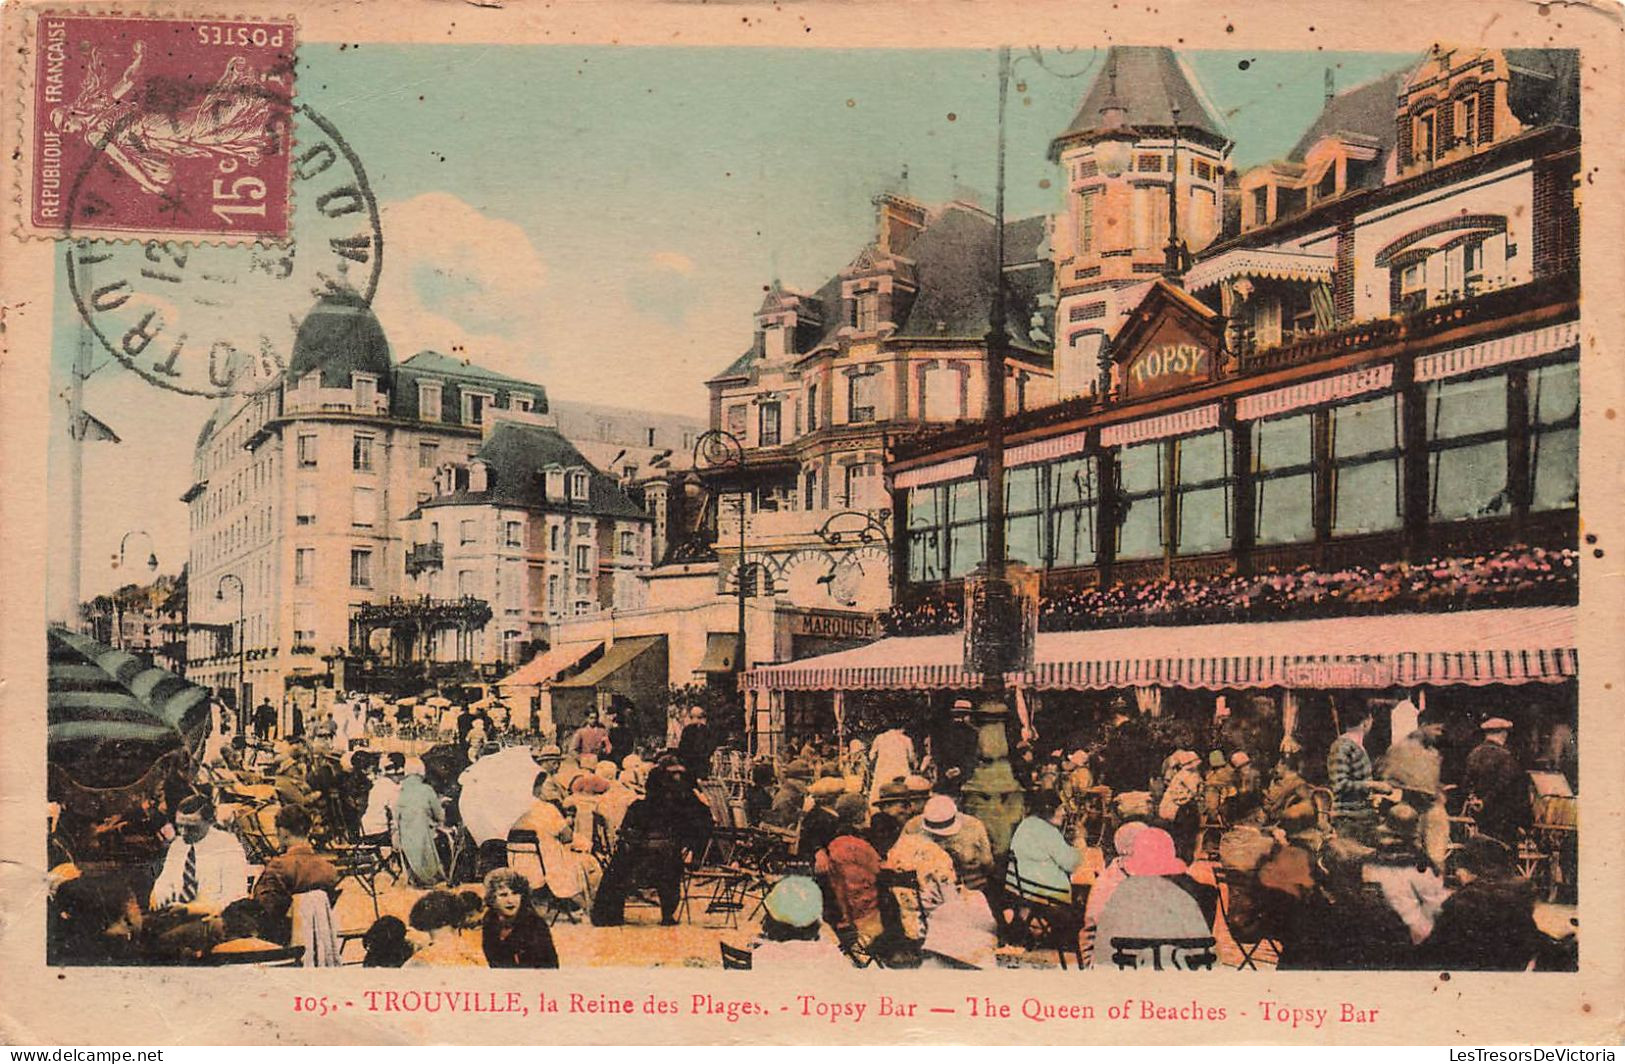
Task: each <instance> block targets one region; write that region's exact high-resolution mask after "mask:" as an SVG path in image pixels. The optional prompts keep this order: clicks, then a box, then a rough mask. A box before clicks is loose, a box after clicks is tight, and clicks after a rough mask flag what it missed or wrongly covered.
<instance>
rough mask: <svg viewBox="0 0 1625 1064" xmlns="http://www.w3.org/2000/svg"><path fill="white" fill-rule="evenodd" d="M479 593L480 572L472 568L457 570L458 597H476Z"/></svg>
mask: <svg viewBox="0 0 1625 1064" xmlns="http://www.w3.org/2000/svg"><path fill="white" fill-rule="evenodd" d="M479 593H480V574H479V573H476V572H475V571H474V570H472V569H459V570H457V595H458V597H459V598H477V597H479Z"/></svg>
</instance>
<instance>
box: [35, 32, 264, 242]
mask: <svg viewBox="0 0 1625 1064" xmlns="http://www.w3.org/2000/svg"><path fill="white" fill-rule="evenodd" d="M35 29H36V38H35V39H36V41H37V43H38V47H37V50H36V59H35V63H36V67H35V80H34V86H33V95H32V105H33V106H32V114H33V128H32V129H31V131H30V135H31V137H32V145H33V152H32V154H31V157H30V158H29V160H28V172H27V173H26V174H25V175H24V177H25V181H26V184H27V207H26V211H25V217H24V223H25V227H26V228H27V229H28V230H30V232H31V233H32V234H33V235H39V236H47V237H58V236H63V235H65V234H66V233H67V232H68V231H69V230H70V229H75V230H77V231H79V232H80V233H81V235H89V234H92V233H94V234H108V235H129V236H135V237H143V236H146V237H191V238H207V239H212V240H219V241H225V242H245V241H255V240H282V239H286V238H287V237H288V235H289V221H290V218H291V215H292V211H291V203H290V199H289V194H290V190H291V187H292V185H291V179H290V162H291V145H290V136H289V134H290V115H291V108H292V105H293V87H294V62H293V60H294V48H295V25H294V23H293V21H292V20H291V19H282V20H267V21H260V20H241V19H204V18H142V17H129V16H125V15H117V16H114V15H101V14H98V15H79V14H58V13H51V12H47V13H42V14H41V15H39V16H38V19H37V21H36V24H35ZM70 192H76V197H75V198H72V199H70Z"/></svg>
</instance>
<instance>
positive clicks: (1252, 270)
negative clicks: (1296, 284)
mask: <svg viewBox="0 0 1625 1064" xmlns="http://www.w3.org/2000/svg"><path fill="white" fill-rule="evenodd" d="M1336 265H1337V261H1336V259H1334V258H1333V257H1332V256H1330V255H1309V254H1306V253H1304V252H1302V251H1275V250H1271V249H1268V248H1237V249H1236V250H1234V251H1227V252H1224V253H1223V254H1221V255H1215V256H1214V257H1213V258H1211V259H1205V260H1203V261H1201V262H1198V263H1197V264H1196V265H1194V266H1192V267H1191V268H1190V270H1189V271H1188V272H1187V273H1186V274H1185V289H1186V291H1189V292H1198V291H1201V290H1202V289H1204V288H1211V287H1213V286H1214V285H1216V284H1218V283H1219V282H1221V281H1228V280H1231V279H1233V278H1237V277H1251V278H1271V279H1274V280H1281V281H1309V282H1316V281H1319V282H1325V283H1328V284H1329V283H1331V279H1332V270H1333V268H1334V267H1335V266H1336Z"/></svg>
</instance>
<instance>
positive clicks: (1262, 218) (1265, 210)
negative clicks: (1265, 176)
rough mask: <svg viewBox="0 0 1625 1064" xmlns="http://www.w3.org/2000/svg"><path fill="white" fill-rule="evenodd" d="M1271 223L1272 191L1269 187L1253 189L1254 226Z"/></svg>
mask: <svg viewBox="0 0 1625 1064" xmlns="http://www.w3.org/2000/svg"><path fill="white" fill-rule="evenodd" d="M1269 221H1270V190H1269V188H1268V187H1267V186H1260V187H1258V188H1255V189H1253V224H1254V225H1268V224H1269Z"/></svg>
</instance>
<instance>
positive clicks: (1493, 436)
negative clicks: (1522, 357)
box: [1426, 374, 1509, 520]
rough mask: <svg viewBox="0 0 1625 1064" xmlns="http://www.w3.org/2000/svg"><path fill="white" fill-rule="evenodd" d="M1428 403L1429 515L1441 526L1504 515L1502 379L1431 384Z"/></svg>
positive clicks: (1504, 406)
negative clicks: (1450, 521) (1456, 520)
mask: <svg viewBox="0 0 1625 1064" xmlns="http://www.w3.org/2000/svg"><path fill="white" fill-rule="evenodd" d="M1426 402H1427V434H1428V459H1429V460H1428V473H1429V479H1428V512H1429V513H1430V514H1431V515H1432V516H1433V517H1436V518H1440V519H1443V520H1451V519H1453V518H1462V517H1493V516H1495V515H1497V514H1502V513H1506V512H1507V510H1508V504H1509V498H1508V494H1507V444H1506V435H1507V378H1506V375H1505V374H1496V375H1494V376H1491V377H1480V378H1478V379H1476V380H1445V381H1433V382H1430V383H1429V384H1428V387H1427V394H1426Z"/></svg>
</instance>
